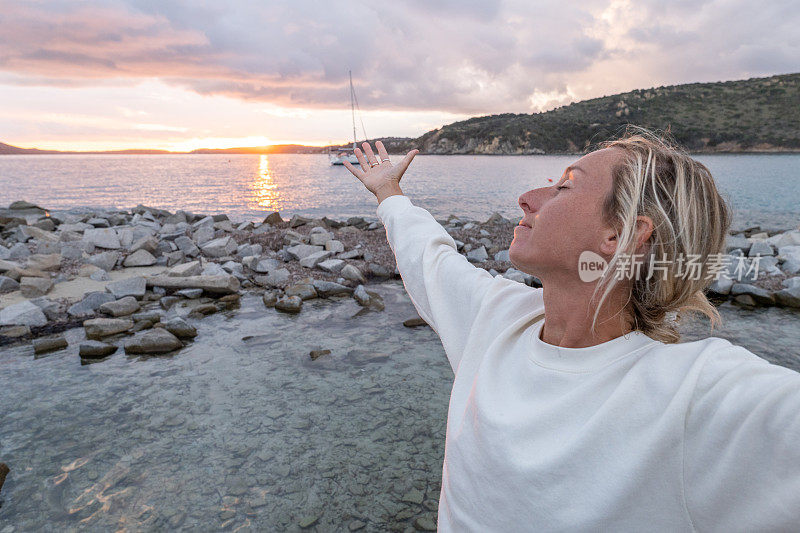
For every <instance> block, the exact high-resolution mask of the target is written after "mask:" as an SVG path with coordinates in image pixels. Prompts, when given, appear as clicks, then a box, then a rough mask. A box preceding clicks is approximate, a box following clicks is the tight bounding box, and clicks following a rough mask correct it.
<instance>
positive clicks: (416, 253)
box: [378, 195, 515, 372]
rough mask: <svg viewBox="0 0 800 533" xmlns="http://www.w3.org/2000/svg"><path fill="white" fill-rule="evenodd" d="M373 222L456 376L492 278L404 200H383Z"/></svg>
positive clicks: (396, 197) (422, 211)
mask: <svg viewBox="0 0 800 533" xmlns="http://www.w3.org/2000/svg"><path fill="white" fill-rule="evenodd" d="M378 217H380V219H381V221H382V222H383V224H384V226H385V227H386V238H387V240H388V241H389V246H390V247H391V248H392V251H393V252H394V255H395V259H396V261H397V269H398V270H399V271H400V276H401V277H402V279H403V285H404V286H405V289H406V292H407V293H408V295H409V297H410V298H411V302H412V303H413V304H414V307H415V308H416V309H417V312H418V313H419V315H420V317H422V319H423V320H425V322H427V323H428V324H429V325H430V326H431V327H432V328H433V330H434V331H435V332H436V333H437V334H438V335H439V338H440V339H441V341H442V345H443V346H444V349H445V352H446V353H447V358H448V360H449V361H450V366H451V367H452V368H453V372H456V369H457V368H458V364H459V362H460V360H461V357H462V355H463V353H464V346H465V342H466V340H467V336H468V334H469V332H470V329H471V328H472V327H473V322H474V321H475V316H476V315H477V313H478V310H479V308H480V304H481V302H482V301H483V299H484V298H485V296H486V294H487V292H488V291H489V288H490V287H491V286H492V284H493V283H494V282H495V278H494V277H493V276H492V275H491V274H489V272H487V271H486V270H484V269H482V268H478V267H475V266H473V265H472V264H471V263H470V262H469V261H467V258H466V257H464V256H463V255H461V254H460V253H458V249H457V248H456V243H455V241H454V240H453V238H452V237H451V236H450V234H449V233H447V231H446V230H445V229H444V228H443V227H442V226H441V224H439V223H438V222H437V221H436V219H434V218H433V216H432V215H431V214H430V213H429V212H428V211H426V210H425V209H422V208H421V207H417V206H415V205H413V204H412V203H411V200H410V199H409V198H408V197H407V196H403V195H394V196H389V197H388V198H385V199H384V200H383V201H382V202H381V203H380V205H379V206H378ZM498 277H499V276H498ZM506 281H509V282H510V280H506ZM511 283H515V282H511Z"/></svg>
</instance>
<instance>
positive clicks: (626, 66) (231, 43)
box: [0, 0, 800, 114]
mask: <svg viewBox="0 0 800 533" xmlns="http://www.w3.org/2000/svg"><path fill="white" fill-rule="evenodd" d="M6 4H7V5H4V6H3V16H2V17H0V71H4V72H5V73H6V76H3V77H2V78H0V83H3V82H4V80H11V81H10V82H9V83H14V84H30V85H47V86H63V87H72V86H81V85H84V84H87V85H93V84H97V83H124V82H128V83H131V84H133V83H137V82H139V81H141V80H144V79H159V80H161V81H163V82H165V83H168V84H171V85H173V86H176V87H180V88H184V89H188V90H190V91H193V92H195V93H197V94H200V95H218V96H227V97H231V98H235V99H241V100H244V101H255V102H264V103H267V104H270V105H272V106H277V107H287V108H293V109H297V108H304V109H308V108H319V109H332V108H341V107H344V106H347V105H348V103H349V99H348V89H347V70H348V69H352V71H353V73H354V74H353V75H354V79H355V82H356V85H357V92H358V96H359V103H360V104H361V106H362V108H364V109H373V110H375V109H381V110H396V111H401V110H417V111H422V110H438V111H444V112H449V113H457V114H487V113H496V112H530V111H537V110H541V109H546V108H548V107H552V106H554V105H560V104H562V103H566V102H568V101H572V100H575V99H582V98H588V97H593V96H601V95H602V94H611V93H614V92H619V91H622V90H629V89H632V88H636V87H649V86H653V85H662V84H671V83H682V82H690V81H706V80H708V81H711V80H716V79H736V78H742V77H749V76H754V75H765V74H770V73H775V72H793V71H797V70H800V68H799V67H800V65H798V60H797V58H798V57H800V37H798V35H800V32H798V30H797V29H796V28H797V27H798V22H800V14H798V10H797V9H795V8H794V6H793V5H792V4H793V1H789V0H777V1H774V2H770V3H767V4H764V5H760V4H759V5H756V4H754V3H752V2H744V1H741V0H707V1H703V2H698V1H691V2H689V1H686V0H682V1H677V2H670V3H664V2H660V1H656V0H636V1H634V0H602V1H601V0H588V1H579V0H560V1H555V0H546V1H543V2H529V1H524V0H508V1H496V2H489V1H479V0H439V1H431V0H410V1H407V2H391V3H386V4H385V5H380V3H375V2H366V1H357V0H338V1H332V2H319V1H312V0H295V1H293V2H291V3H284V2H266V3H265V2H246V1H242V0H234V1H230V2H213V3H212V2H208V3H204V2H188V1H156V0H141V1H135V0H130V1H121V0H117V1H107V2H101V1H99V0H88V1H84V2H80V3H64V2H50V1H47V0H44V1H41V2H35V3H24V2H17V3H10V2H8V3H6Z"/></svg>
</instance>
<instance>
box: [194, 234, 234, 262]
mask: <svg viewBox="0 0 800 533" xmlns="http://www.w3.org/2000/svg"><path fill="white" fill-rule="evenodd" d="M238 248H239V247H238V245H237V244H236V241H234V240H233V238H231V237H220V238H219V239H214V240H211V241H208V242H207V243H206V244H204V245H202V246H201V247H200V249H201V250H202V251H203V253H204V254H206V255H207V256H209V257H225V256H227V255H231V254H233V253H235V252H236V250H237V249H238Z"/></svg>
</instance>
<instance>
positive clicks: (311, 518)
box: [297, 513, 320, 529]
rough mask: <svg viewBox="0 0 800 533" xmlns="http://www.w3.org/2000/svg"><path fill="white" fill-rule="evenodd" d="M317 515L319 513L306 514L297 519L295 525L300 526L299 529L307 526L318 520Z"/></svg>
mask: <svg viewBox="0 0 800 533" xmlns="http://www.w3.org/2000/svg"><path fill="white" fill-rule="evenodd" d="M319 517H320V515H319V514H317V513H314V514H307V515H305V516H303V517H301V518H300V520H298V521H297V525H298V526H300V528H301V529H306V528H309V527H311V526H313V525H314V524H316V523H317V522H319Z"/></svg>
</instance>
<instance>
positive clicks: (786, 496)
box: [684, 341, 800, 531]
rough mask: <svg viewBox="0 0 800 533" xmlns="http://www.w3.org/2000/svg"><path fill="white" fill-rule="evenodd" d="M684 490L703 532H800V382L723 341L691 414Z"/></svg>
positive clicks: (785, 370) (795, 375) (703, 375)
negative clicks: (799, 530)
mask: <svg viewBox="0 0 800 533" xmlns="http://www.w3.org/2000/svg"><path fill="white" fill-rule="evenodd" d="M720 344H722V343H720ZM684 482H685V495H686V502H687V507H688V511H689V516H690V517H691V519H692V521H693V523H694V526H695V528H696V529H697V530H699V531H797V528H798V526H799V525H800V374H798V373H797V372H795V371H793V370H790V369H788V368H785V367H782V366H778V365H774V364H771V363H769V362H767V361H765V360H764V359H761V358H760V357H758V356H756V355H755V354H753V353H752V352H749V351H748V350H746V349H744V348H742V347H741V346H735V345H733V344H731V343H729V342H727V341H724V345H722V346H721V347H720V349H719V350H716V353H714V354H713V355H712V356H711V357H709V358H708V359H707V360H706V362H705V364H704V366H703V369H702V371H701V372H700V374H699V377H698V381H697V386H696V389H695V394H694V399H693V402H692V404H691V406H690V409H689V412H688V414H687V419H686V435H685V440H684Z"/></svg>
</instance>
